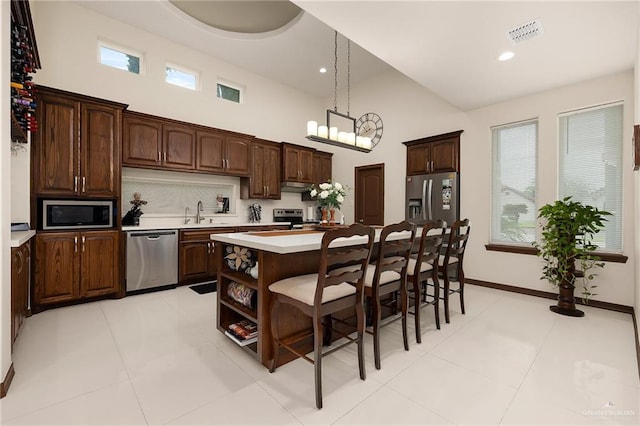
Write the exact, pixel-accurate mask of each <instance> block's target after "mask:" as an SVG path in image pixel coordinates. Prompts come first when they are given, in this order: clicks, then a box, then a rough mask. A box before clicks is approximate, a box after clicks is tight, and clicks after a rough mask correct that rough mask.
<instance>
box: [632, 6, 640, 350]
mask: <svg viewBox="0 0 640 426" xmlns="http://www.w3.org/2000/svg"><path fill="white" fill-rule="evenodd" d="M638 16H639V17H640V3H638ZM637 41H638V43H637V46H638V53H637V54H636V63H635V69H634V76H635V79H634V83H635V86H634V96H635V109H634V120H633V124H640V27H638V39H637ZM635 143H640V141H636V142H635ZM633 175H634V176H633V177H634V185H633V188H634V193H635V194H638V193H640V172H635V173H634V174H633ZM634 206H635V226H636V228H635V229H640V197H636V199H635V204H634ZM634 248H635V256H634V258H635V261H636V267H635V275H634V281H635V299H634V308H635V315H636V324H640V238H636V243H635V246H634ZM636 332H637V333H638V339H639V340H640V329H637V330H636Z"/></svg>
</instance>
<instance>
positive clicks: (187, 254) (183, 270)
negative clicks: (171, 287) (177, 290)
mask: <svg viewBox="0 0 640 426" xmlns="http://www.w3.org/2000/svg"><path fill="white" fill-rule="evenodd" d="M211 245H212V244H211V243H210V242H209V241H188V242H181V243H180V263H179V267H180V268H179V270H180V278H179V279H180V284H184V283H187V282H196V281H206V280H207V279H213V278H212V274H211V267H210V263H211V262H210V260H209V258H210V257H211Z"/></svg>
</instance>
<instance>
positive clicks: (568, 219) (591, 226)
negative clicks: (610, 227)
mask: <svg viewBox="0 0 640 426" xmlns="http://www.w3.org/2000/svg"><path fill="white" fill-rule="evenodd" d="M610 215H611V213H609V212H607V211H604V210H598V209H597V208H595V207H592V206H588V205H584V204H582V203H580V202H577V201H572V200H571V197H566V198H564V199H562V200H557V201H556V202H554V203H553V204H546V205H544V206H542V207H541V208H540V209H539V210H538V219H541V220H542V224H541V226H542V238H541V242H540V243H534V246H535V247H536V248H537V249H538V250H539V253H538V256H540V257H541V258H542V260H543V263H544V266H543V268H542V277H540V279H546V280H547V281H549V282H550V283H551V284H552V285H553V286H554V287H563V286H564V287H565V288H566V287H568V286H570V287H571V290H573V288H575V284H576V280H578V279H581V280H582V298H583V300H584V301H585V303H587V302H588V300H589V298H590V297H591V296H594V295H595V293H593V292H592V291H593V289H594V288H595V287H596V286H595V285H590V283H591V280H593V278H594V277H595V276H596V274H595V273H593V272H592V270H593V269H594V268H602V267H604V263H602V262H600V258H599V257H597V256H594V255H593V252H594V251H595V250H596V249H597V247H598V246H597V245H596V244H594V243H593V237H594V235H595V234H597V233H598V232H600V229H601V228H602V227H603V226H604V222H605V221H606V220H607V219H606V216H610ZM576 263H577V265H576Z"/></svg>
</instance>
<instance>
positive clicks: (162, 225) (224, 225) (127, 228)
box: [122, 222, 290, 231]
mask: <svg viewBox="0 0 640 426" xmlns="http://www.w3.org/2000/svg"><path fill="white" fill-rule="evenodd" d="M271 225H290V223H289V222H259V223H251V222H244V223H243V222H229V223H200V224H196V223H188V224H186V225H185V224H184V223H183V224H176V223H151V224H141V225H140V226H123V227H122V230H123V231H149V230H156V229H157V230H161V229H202V228H229V227H231V228H237V227H239V226H271Z"/></svg>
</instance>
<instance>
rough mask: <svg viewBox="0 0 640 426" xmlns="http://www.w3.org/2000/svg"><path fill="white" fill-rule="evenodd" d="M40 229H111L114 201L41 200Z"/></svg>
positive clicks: (113, 222) (113, 221) (112, 225)
mask: <svg viewBox="0 0 640 426" xmlns="http://www.w3.org/2000/svg"><path fill="white" fill-rule="evenodd" d="M41 203H42V204H41V206H40V209H39V216H40V217H39V218H38V219H39V222H40V225H41V227H40V229H43V230H54V229H60V230H63V229H93V228H113V227H114V224H115V220H114V215H115V201H114V200H41Z"/></svg>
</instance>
